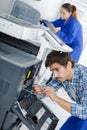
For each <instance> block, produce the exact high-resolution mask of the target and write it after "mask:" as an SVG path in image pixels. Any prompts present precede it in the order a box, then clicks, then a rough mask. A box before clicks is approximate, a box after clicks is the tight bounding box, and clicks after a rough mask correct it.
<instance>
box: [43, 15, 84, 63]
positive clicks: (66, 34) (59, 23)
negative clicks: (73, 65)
mask: <svg viewBox="0 0 87 130" xmlns="http://www.w3.org/2000/svg"><path fill="white" fill-rule="evenodd" d="M44 21H45V20H43V21H42V23H43V24H44V25H45V26H46V24H45V22H44ZM52 24H53V25H54V26H55V27H56V28H57V27H60V30H59V31H58V32H57V33H56V35H57V36H58V37H59V38H60V39H61V40H63V42H64V43H65V44H67V45H68V46H70V47H71V48H72V49H73V51H72V52H70V54H71V56H72V59H73V60H75V61H76V62H78V60H79V58H80V55H81V52H82V49H83V34H82V26H81V24H80V22H79V21H78V20H76V19H75V18H74V17H73V16H70V17H69V19H68V20H67V21H65V20H62V19H61V18H60V19H57V20H55V21H53V22H52Z"/></svg>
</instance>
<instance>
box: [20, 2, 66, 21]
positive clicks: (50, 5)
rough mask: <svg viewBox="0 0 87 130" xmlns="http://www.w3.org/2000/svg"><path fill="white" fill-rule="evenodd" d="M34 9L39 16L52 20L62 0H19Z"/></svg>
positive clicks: (56, 14)
mask: <svg viewBox="0 0 87 130" xmlns="http://www.w3.org/2000/svg"><path fill="white" fill-rule="evenodd" d="M21 1H23V2H25V3H27V4H29V5H31V6H33V7H34V8H35V9H37V10H38V11H39V12H40V13H41V17H42V18H43V19H48V20H54V19H55V18H56V17H57V16H58V13H59V10H60V6H61V4H62V2H63V1H64V0H41V1H34V0H21Z"/></svg>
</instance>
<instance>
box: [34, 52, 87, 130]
mask: <svg viewBox="0 0 87 130" xmlns="http://www.w3.org/2000/svg"><path fill="white" fill-rule="evenodd" d="M45 66H46V67H50V70H51V71H52V72H53V75H54V78H53V79H52V80H51V81H50V82H49V83H48V84H47V86H46V87H42V88H40V87H39V86H38V84H34V85H33V86H32V88H33V90H34V91H35V92H36V93H37V94H39V95H43V94H44V93H45V95H46V96H48V97H50V98H51V100H53V101H55V102H56V103H57V104H58V105H60V106H61V107H62V108H63V109H65V110H66V111H68V112H69V113H71V115H72V116H71V117H69V118H68V120H67V121H66V122H65V123H64V125H63V126H62V127H61V128H60V130H87V67H85V66H82V65H80V64H78V63H75V62H74V61H73V60H72V59H71V56H70V54H69V53H67V52H60V51H59V52H58V51H52V52H50V53H49V54H48V56H47V58H46V61H45ZM62 86H63V87H64V89H65V90H66V91H67V93H68V95H69V96H70V98H71V99H72V100H74V102H75V103H71V102H69V101H67V100H66V99H62V98H60V97H58V96H57V94H56V93H55V91H57V90H58V89H59V88H61V87H62Z"/></svg>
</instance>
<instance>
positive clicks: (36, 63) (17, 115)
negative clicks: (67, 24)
mask: <svg viewBox="0 0 87 130" xmlns="http://www.w3.org/2000/svg"><path fill="white" fill-rule="evenodd" d="M14 19H15V18H11V17H10V16H7V15H5V16H0V130H19V129H20V127H21V125H22V124H25V125H26V126H27V128H28V129H29V130H54V129H55V127H56V125H57V123H58V120H59V119H58V118H57V117H56V116H55V115H54V114H53V112H52V111H51V110H50V109H49V108H48V107H47V106H46V105H45V104H44V103H43V102H42V101H41V99H40V98H41V97H39V96H38V95H36V94H35V93H34V92H33V90H32V89H31V86H32V84H33V83H34V80H35V78H36V76H37V75H38V74H39V71H40V68H41V64H42V60H43V56H44V55H43V53H44V52H45V50H46V48H51V49H52V48H54V49H55V48H56V46H57V43H58V41H57V40H55V38H54V37H53V36H52V35H51V34H50V33H49V31H48V30H46V29H43V28H41V27H38V26H37V27H36V26H35V25H31V24H28V23H24V21H20V20H17V19H15V20H14ZM51 42H54V43H55V46H53V45H52V46H51V45H49V44H51ZM42 43H44V44H42ZM46 44H47V45H46ZM64 45H65V44H58V46H59V47H58V50H59V49H60V50H64V51H67V50H68V51H71V50H70V49H71V48H69V47H66V48H64V49H63V46H64ZM41 50H42V52H41Z"/></svg>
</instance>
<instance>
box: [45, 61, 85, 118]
mask: <svg viewBox="0 0 87 130" xmlns="http://www.w3.org/2000/svg"><path fill="white" fill-rule="evenodd" d="M47 86H50V87H53V88H54V89H55V91H57V90H58V89H59V88H61V87H64V89H65V90H66V92H67V93H68V95H69V97H70V98H71V99H72V100H73V101H75V103H71V114H72V116H76V117H79V118H81V119H87V67H84V66H82V65H80V64H78V63H75V68H74V75H73V79H72V82H71V83H70V82H69V81H68V80H65V81H64V82H59V81H58V79H56V78H54V79H53V80H51V81H50V82H49V83H48V84H47Z"/></svg>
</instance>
